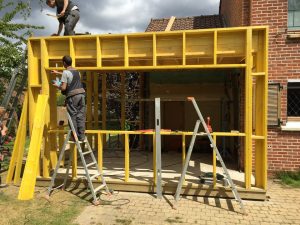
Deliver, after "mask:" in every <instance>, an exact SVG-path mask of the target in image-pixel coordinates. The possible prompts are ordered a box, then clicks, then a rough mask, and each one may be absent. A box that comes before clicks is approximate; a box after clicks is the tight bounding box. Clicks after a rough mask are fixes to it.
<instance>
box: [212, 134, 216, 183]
mask: <svg viewBox="0 0 300 225" xmlns="http://www.w3.org/2000/svg"><path fill="white" fill-rule="evenodd" d="M213 139H214V143H215V146H217V136H216V135H215V134H213ZM216 184H217V155H216V152H215V149H214V151H213V187H214V188H215V187H216Z"/></svg>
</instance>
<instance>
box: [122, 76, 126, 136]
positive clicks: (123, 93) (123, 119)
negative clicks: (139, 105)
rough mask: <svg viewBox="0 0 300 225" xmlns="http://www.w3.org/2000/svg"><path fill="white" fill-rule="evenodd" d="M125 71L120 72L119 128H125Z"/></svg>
mask: <svg viewBox="0 0 300 225" xmlns="http://www.w3.org/2000/svg"><path fill="white" fill-rule="evenodd" d="M125 117H126V115H125V73H121V130H125V121H126V118H125Z"/></svg>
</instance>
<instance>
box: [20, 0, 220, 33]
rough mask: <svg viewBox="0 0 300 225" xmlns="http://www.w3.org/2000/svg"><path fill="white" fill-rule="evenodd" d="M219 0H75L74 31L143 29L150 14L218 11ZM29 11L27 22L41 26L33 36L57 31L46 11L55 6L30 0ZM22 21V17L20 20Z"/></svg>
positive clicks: (105, 31) (166, 14)
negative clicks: (78, 10)
mask: <svg viewBox="0 0 300 225" xmlns="http://www.w3.org/2000/svg"><path fill="white" fill-rule="evenodd" d="M219 1H220V0H74V1H73V2H75V3H77V5H78V6H79V8H80V14H81V18H80V20H79V22H78V24H77V26H76V28H75V31H76V32H77V33H85V32H90V33H92V34H103V33H104V34H105V33H132V32H143V31H145V29H146V28H147V26H148V24H149V22H150V20H151V18H170V17H171V16H176V17H189V16H200V15H213V14H218V10H219ZM31 7H32V13H31V16H30V18H29V19H28V20H27V23H30V24H34V25H41V26H44V27H45V29H44V30H41V31H35V35H34V36H47V35H50V34H52V33H55V32H57V27H58V22H57V20H56V19H55V18H53V17H49V16H47V15H46V14H47V13H51V14H55V12H56V10H55V9H51V8H49V7H48V6H47V5H46V4H44V5H43V7H42V9H41V5H40V4H39V3H38V1H37V0H31ZM22 22H23V21H22Z"/></svg>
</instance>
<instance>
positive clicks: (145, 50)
mask: <svg viewBox="0 0 300 225" xmlns="http://www.w3.org/2000/svg"><path fill="white" fill-rule="evenodd" d="M64 55H70V56H71V57H72V59H73V66H74V67H75V68H77V69H78V70H80V71H85V72H86V73H87V84H88V85H87V109H88V113H87V127H88V130H87V133H90V134H93V136H94V137H96V140H97V141H96V143H95V146H98V151H99V154H98V160H99V166H100V169H102V162H103V159H102V156H103V153H102V148H103V144H104V141H103V140H104V137H103V136H104V135H107V134H109V133H110V134H111V133H116V134H123V135H124V140H125V142H126V143H127V144H125V145H124V146H125V147H126V149H125V150H126V151H125V154H126V157H125V159H126V162H125V181H124V182H125V183H126V182H128V178H129V144H128V141H129V138H128V136H129V135H130V134H147V135H153V137H154V134H153V132H146V133H145V132H143V133H140V132H134V131H124V130H123V131H107V130H106V111H105V110H106V109H105V106H104V105H103V104H102V108H100V109H98V107H97V108H94V109H92V98H93V95H94V94H95V92H94V91H96V92H98V88H99V87H98V83H97V82H96V81H97V80H98V74H99V72H101V73H103V74H105V73H106V72H116V71H118V72H119V73H121V74H122V85H124V75H125V74H124V72H133V71H140V72H145V71H161V70H182V71H184V70H191V69H210V68H211V69H218V68H220V69H224V68H240V69H242V70H244V71H245V73H244V74H245V88H244V90H245V98H244V106H245V108H244V112H245V113H244V118H245V121H244V130H243V131H239V133H220V132H214V133H213V134H212V135H213V137H214V139H215V140H216V139H217V137H218V136H240V137H242V138H244V168H245V182H244V187H245V189H246V190H250V189H251V175H252V171H255V187H258V188H262V189H264V190H266V188H267V90H268V88H267V84H268V82H267V81H268V76H267V75H268V57H267V56H268V27H265V26H257V27H238V28H220V29H203V30H191V31H173V32H151V33H150V32H149V33H133V34H106V35H83V36H68V37H42V38H30V39H29V41H28V72H29V73H28V74H29V82H28V98H29V101H28V102H29V108H28V109H29V111H28V112H29V120H28V121H27V122H28V123H29V130H30V132H32V129H33V121H34V119H35V118H36V116H37V115H39V113H40V112H39V111H36V105H37V99H38V95H39V94H43V95H47V96H49V100H48V104H47V107H46V113H45V115H44V116H45V132H44V143H45V144H44V146H45V147H44V149H43V151H42V153H43V155H42V156H41V157H42V164H41V165H40V170H39V171H42V174H39V173H38V175H41V176H42V177H44V178H48V177H49V176H50V174H49V171H50V169H51V167H54V166H55V163H56V160H57V150H58V146H56V144H55V143H56V141H55V140H56V137H57V135H58V134H59V132H62V130H61V128H59V127H58V125H57V124H58V123H57V122H58V121H57V113H56V112H57V107H56V89H55V87H53V86H52V85H51V80H53V79H55V77H54V76H53V75H51V74H50V70H53V69H55V70H63V67H62V60H61V59H62V57H63V56H64ZM105 76H107V74H105V75H104V78H105ZM102 79H103V77H102ZM102 83H103V84H102V85H103V86H102V96H103V98H104V99H105V89H106V87H105V84H104V83H105V82H102ZM254 85H255V88H253V87H254ZM93 90H94V91H93ZM253 97H254V98H253ZM94 99H95V98H94ZM96 101H98V100H96ZM123 104H124V103H123ZM254 104H255V105H256V107H254ZM97 105H98V104H97ZM98 110H102V112H101V113H102V121H101V122H102V129H103V130H101V131H99V130H92V129H93V128H94V129H95V128H96V127H97V126H98V121H97V119H96V120H94V121H93V115H97V113H98ZM124 117H125V116H124V111H122V124H123V122H124ZM93 122H94V123H93ZM122 128H124V126H122ZM254 128H255V129H254ZM162 134H164V133H162ZM165 135H182V137H183V138H182V140H183V141H182V146H183V148H185V145H186V144H185V136H186V135H191V134H190V133H189V132H184V133H180V134H179V133H178V132H177V133H176V134H174V133H172V132H170V133H166V134H165ZM60 136H61V135H60ZM33 138H34V137H33ZM15 144H16V145H19V144H20V143H15ZM153 152H155V151H153ZM253 155H255V164H254V166H253V165H252V164H253V162H252V157H253ZM184 158H185V156H184V154H183V159H184ZM215 160H216V158H215V157H214V173H215V166H216V163H215ZM74 166H75V170H76V165H74ZM153 166H154V167H155V164H154V165H153ZM75 170H74V171H73V172H74V173H73V175H74V176H76V171H75Z"/></svg>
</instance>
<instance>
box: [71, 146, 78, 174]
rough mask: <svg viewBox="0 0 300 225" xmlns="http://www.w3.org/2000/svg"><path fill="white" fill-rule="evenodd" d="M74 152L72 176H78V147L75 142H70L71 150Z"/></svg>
mask: <svg viewBox="0 0 300 225" xmlns="http://www.w3.org/2000/svg"><path fill="white" fill-rule="evenodd" d="M71 151H72V152H73V159H72V178H73V179H74V178H76V177H77V147H76V145H75V144H70V152H71Z"/></svg>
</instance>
